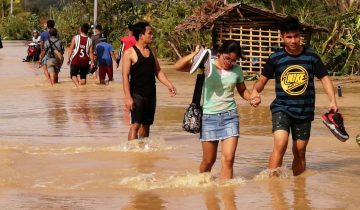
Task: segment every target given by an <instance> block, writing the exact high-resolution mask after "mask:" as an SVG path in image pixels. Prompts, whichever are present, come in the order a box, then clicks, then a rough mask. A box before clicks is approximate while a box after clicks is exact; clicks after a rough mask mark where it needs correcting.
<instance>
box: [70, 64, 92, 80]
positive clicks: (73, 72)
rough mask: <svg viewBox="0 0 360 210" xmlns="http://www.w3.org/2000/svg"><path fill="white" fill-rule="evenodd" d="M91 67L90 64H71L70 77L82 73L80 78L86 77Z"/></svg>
mask: <svg viewBox="0 0 360 210" xmlns="http://www.w3.org/2000/svg"><path fill="white" fill-rule="evenodd" d="M89 69H90V66H76V65H70V77H77V75H78V74H80V79H86V75H87V74H88V73H89Z"/></svg>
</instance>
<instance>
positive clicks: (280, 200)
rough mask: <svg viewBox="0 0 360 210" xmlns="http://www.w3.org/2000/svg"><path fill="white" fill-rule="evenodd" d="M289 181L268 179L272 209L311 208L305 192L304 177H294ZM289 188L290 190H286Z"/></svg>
mask: <svg viewBox="0 0 360 210" xmlns="http://www.w3.org/2000/svg"><path fill="white" fill-rule="evenodd" d="M291 181H292V183H291V182H285V181H284V180H281V179H271V180H269V182H268V183H269V192H270V193H271V197H272V207H273V209H304V210H308V209H312V208H311V206H310V200H309V199H308V194H307V192H306V179H305V177H296V178H293V179H291ZM286 185H288V186H286ZM289 188H290V189H291V190H290V191H287V190H286V189H289Z"/></svg>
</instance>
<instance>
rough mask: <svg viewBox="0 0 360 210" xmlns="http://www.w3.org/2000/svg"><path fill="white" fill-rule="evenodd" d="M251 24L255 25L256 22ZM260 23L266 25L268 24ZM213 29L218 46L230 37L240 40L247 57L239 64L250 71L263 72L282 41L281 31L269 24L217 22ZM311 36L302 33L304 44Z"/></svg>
mask: <svg viewBox="0 0 360 210" xmlns="http://www.w3.org/2000/svg"><path fill="white" fill-rule="evenodd" d="M251 24H252V25H254V22H252V23H251ZM255 24H256V23H255ZM256 25H257V24H256ZM259 25H263V26H264V27H265V25H266V24H259ZM259 25H257V26H259ZM213 30H214V31H213V36H215V37H213V44H214V45H216V46H221V44H222V43H223V41H224V40H229V39H232V40H236V41H239V42H240V46H241V47H242V50H243V55H244V57H245V58H242V59H241V60H240V61H239V64H240V65H241V66H242V69H243V70H244V71H248V72H254V73H261V70H262V68H263V67H264V65H265V63H266V61H267V59H268V57H269V55H271V54H272V53H273V52H274V51H275V49H277V48H279V47H280V46H281V43H282V42H281V38H280V31H279V30H278V29H276V28H271V26H270V27H269V25H268V26H267V27H266V29H262V28H258V27H257V28H255V27H249V24H247V23H244V22H233V23H226V24H224V23H221V24H216V25H215V27H214V29H213ZM309 37H310V35H309V34H306V33H304V34H302V44H305V43H308V41H307V39H309Z"/></svg>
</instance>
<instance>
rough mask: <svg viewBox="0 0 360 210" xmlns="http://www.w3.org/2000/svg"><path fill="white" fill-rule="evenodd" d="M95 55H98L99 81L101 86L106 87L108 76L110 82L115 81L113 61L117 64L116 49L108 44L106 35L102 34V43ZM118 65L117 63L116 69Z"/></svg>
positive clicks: (98, 45) (99, 44) (97, 47)
mask: <svg viewBox="0 0 360 210" xmlns="http://www.w3.org/2000/svg"><path fill="white" fill-rule="evenodd" d="M95 53H96V55H97V66H98V68H99V81H100V84H102V85H105V78H106V75H107V76H108V79H109V82H110V81H113V61H114V62H115V63H116V58H115V54H114V49H113V47H112V46H111V44H109V43H107V38H106V35H105V34H101V36H100V43H98V44H97V45H96V47H95ZM117 67H118V64H117V63H116V68H117Z"/></svg>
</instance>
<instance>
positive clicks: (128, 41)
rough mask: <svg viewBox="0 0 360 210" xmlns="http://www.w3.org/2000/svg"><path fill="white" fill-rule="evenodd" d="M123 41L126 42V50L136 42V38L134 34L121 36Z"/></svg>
mask: <svg viewBox="0 0 360 210" xmlns="http://www.w3.org/2000/svg"><path fill="white" fill-rule="evenodd" d="M121 41H122V43H123V44H124V50H123V51H124V52H125V50H127V49H129V48H130V47H132V46H134V45H135V44H136V39H135V37H134V36H125V37H123V38H121Z"/></svg>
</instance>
